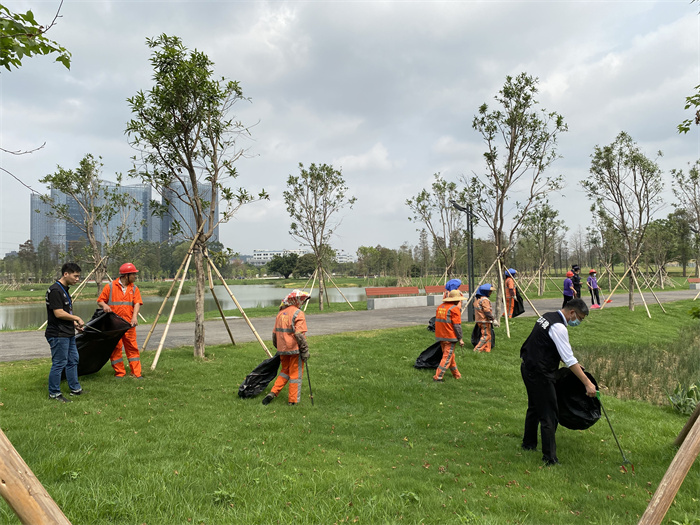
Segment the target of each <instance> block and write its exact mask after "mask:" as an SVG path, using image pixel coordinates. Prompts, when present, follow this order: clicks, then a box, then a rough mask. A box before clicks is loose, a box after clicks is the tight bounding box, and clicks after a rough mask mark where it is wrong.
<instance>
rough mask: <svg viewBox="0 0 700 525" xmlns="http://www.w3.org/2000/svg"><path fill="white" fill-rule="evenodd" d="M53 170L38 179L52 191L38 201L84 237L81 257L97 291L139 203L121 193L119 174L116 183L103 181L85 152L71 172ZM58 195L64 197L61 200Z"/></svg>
mask: <svg viewBox="0 0 700 525" xmlns="http://www.w3.org/2000/svg"><path fill="white" fill-rule="evenodd" d="M57 168H58V171H56V172H55V173H53V174H51V175H47V176H45V177H44V178H42V179H41V181H40V182H42V183H44V184H46V185H47V186H48V188H49V189H50V190H55V192H52V194H51V195H48V194H47V195H42V196H41V200H42V201H43V202H45V203H47V204H49V205H51V208H52V211H51V212H49V213H48V214H47V215H48V216H49V217H55V218H57V219H60V220H64V221H66V225H67V226H68V227H74V228H77V229H78V230H79V231H80V232H81V233H82V234H83V235H84V236H85V240H86V242H87V245H86V252H87V253H86V254H85V255H86V256H87V257H88V258H89V259H90V260H91V264H92V266H93V268H95V274H94V275H95V284H96V285H97V289H98V292H99V290H101V285H102V281H103V280H104V277H105V275H106V273H107V271H106V268H107V263H108V262H109V258H110V257H111V255H112V253H113V252H114V251H115V250H117V249H118V247H119V245H120V244H121V243H122V242H124V241H125V240H127V239H128V238H129V236H130V232H129V228H130V226H131V225H132V224H133V223H134V220H135V217H136V215H137V213H138V211H139V210H140V207H141V204H140V203H139V201H138V200H136V199H134V198H133V197H132V196H130V195H129V194H128V193H125V192H122V191H121V180H122V177H121V175H120V174H117V176H116V178H117V182H116V184H112V183H109V182H107V181H105V180H103V179H102V178H101V168H102V163H101V162H100V160H99V159H96V158H95V157H93V156H92V155H91V154H89V153H88V154H87V155H85V157H83V158H82V159H81V161H80V163H79V164H78V167H77V168H76V169H75V170H67V169H64V168H62V167H61V166H57ZM56 192H58V193H56ZM60 196H65V200H63V199H62V198H61V197H60ZM103 257H104V259H103Z"/></svg>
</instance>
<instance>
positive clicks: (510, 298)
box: [503, 268, 518, 319]
mask: <svg viewBox="0 0 700 525" xmlns="http://www.w3.org/2000/svg"><path fill="white" fill-rule="evenodd" d="M517 273H518V271H517V270H515V269H514V268H508V269H507V270H506V271H505V278H506V280H505V282H504V283H503V286H504V287H505V289H506V311H507V312H508V318H509V319H510V318H512V317H513V307H514V306H515V297H516V292H515V279H513V277H514V276H515V274H517Z"/></svg>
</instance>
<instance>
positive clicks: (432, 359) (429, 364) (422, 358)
mask: <svg viewBox="0 0 700 525" xmlns="http://www.w3.org/2000/svg"><path fill="white" fill-rule="evenodd" d="M441 360H442V346H440V341H436V342H435V343H433V344H432V345H430V346H429V347H428V348H426V349H425V350H423V351H422V352H421V353H420V355H419V356H418V357H417V358H416V362H415V363H414V365H413V367H414V368H437V367H438V366H439V365H440V361H441Z"/></svg>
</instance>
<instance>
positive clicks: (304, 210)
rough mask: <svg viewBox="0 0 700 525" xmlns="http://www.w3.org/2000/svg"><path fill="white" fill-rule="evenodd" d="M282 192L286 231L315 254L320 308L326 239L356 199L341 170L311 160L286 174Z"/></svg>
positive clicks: (324, 285) (326, 248) (326, 263)
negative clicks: (288, 220)
mask: <svg viewBox="0 0 700 525" xmlns="http://www.w3.org/2000/svg"><path fill="white" fill-rule="evenodd" d="M283 195H284V202H285V204H286V205H287V212H288V213H289V216H290V218H291V219H292V224H291V226H290V227H289V234H290V235H291V236H292V237H293V238H295V239H297V240H298V241H300V242H301V243H302V244H304V245H306V246H309V247H310V248H311V251H312V253H313V255H314V257H315V261H316V271H317V273H318V282H319V288H318V304H319V308H320V309H321V310H323V295H324V294H325V292H326V284H325V276H324V269H325V268H326V267H327V265H328V264H329V263H330V260H332V257H329V255H330V253H329V249H330V245H329V241H330V238H331V235H333V233H334V232H335V231H336V230H337V228H338V227H339V226H340V223H341V219H340V218H338V219H336V218H335V217H336V216H337V214H338V213H339V212H340V211H341V210H342V209H343V208H345V207H346V206H348V207H350V208H352V206H353V204H355V200H356V199H355V197H350V196H348V186H347V185H346V183H345V179H344V178H343V174H342V173H341V171H340V170H336V169H334V168H333V166H330V165H328V164H320V165H316V164H313V163H312V164H311V165H310V166H309V168H308V169H305V168H304V165H303V164H302V163H299V175H298V176H293V175H290V176H289V178H288V179H287V189H286V190H285V191H284V193H283Z"/></svg>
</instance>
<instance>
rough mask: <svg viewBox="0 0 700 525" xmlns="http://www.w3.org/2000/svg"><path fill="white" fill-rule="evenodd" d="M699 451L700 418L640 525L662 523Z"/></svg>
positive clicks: (677, 454) (678, 453)
mask: <svg viewBox="0 0 700 525" xmlns="http://www.w3.org/2000/svg"><path fill="white" fill-rule="evenodd" d="M698 453H700V418H698V419H696V420H695V423H693V426H692V427H691V429H690V431H689V432H688V435H687V437H686V438H685V439H684V440H683V444H682V445H681V447H680V448H679V449H678V452H677V453H676V455H675V456H674V458H673V461H671V464H670V465H669V467H668V470H666V474H664V477H663V478H662V479H661V483H659V486H658V487H657V489H656V492H654V495H653V496H652V498H651V501H650V502H649V505H648V506H647V509H646V510H645V511H644V514H643V515H642V518H641V519H640V520H639V524H638V525H661V522H662V521H663V519H664V516H666V512H668V509H669V507H670V506H671V503H673V500H674V499H675V497H676V494H677V493H678V489H680V488H681V484H682V483H683V480H684V479H685V477H686V476H687V475H688V471H689V470H690V467H691V466H692V465H693V462H694V461H695V458H697V457H698Z"/></svg>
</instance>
